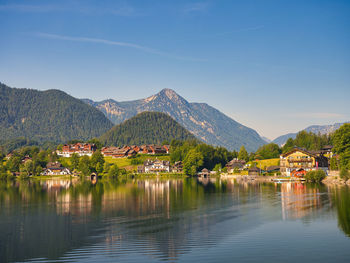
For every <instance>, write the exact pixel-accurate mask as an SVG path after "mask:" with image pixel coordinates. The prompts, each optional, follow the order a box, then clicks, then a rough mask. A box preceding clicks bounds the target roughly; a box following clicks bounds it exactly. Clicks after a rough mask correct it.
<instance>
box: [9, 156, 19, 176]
mask: <svg viewBox="0 0 350 263" xmlns="http://www.w3.org/2000/svg"><path fill="white" fill-rule="evenodd" d="M20 164H21V158H20V157H19V156H18V155H17V154H14V155H13V156H11V158H10V159H9V160H8V161H7V163H6V165H7V169H8V170H9V171H10V172H19V166H20Z"/></svg>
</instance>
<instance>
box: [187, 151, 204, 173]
mask: <svg viewBox="0 0 350 263" xmlns="http://www.w3.org/2000/svg"><path fill="white" fill-rule="evenodd" d="M202 165H203V155H202V153H200V152H198V151H197V150H196V149H191V150H190V151H189V152H188V153H187V155H186V157H185V159H184V161H183V170H184V173H185V174H187V175H191V176H194V175H196V173H197V171H198V169H199V167H201V166H202Z"/></svg>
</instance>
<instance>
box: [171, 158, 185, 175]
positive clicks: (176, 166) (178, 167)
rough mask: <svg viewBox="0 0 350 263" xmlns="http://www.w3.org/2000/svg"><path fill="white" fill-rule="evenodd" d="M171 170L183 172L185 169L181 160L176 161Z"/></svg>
mask: <svg viewBox="0 0 350 263" xmlns="http://www.w3.org/2000/svg"><path fill="white" fill-rule="evenodd" d="M171 171H172V172H173V173H182V171H183V165H182V162H181V161H178V162H175V163H174V165H173V167H172V168H171Z"/></svg>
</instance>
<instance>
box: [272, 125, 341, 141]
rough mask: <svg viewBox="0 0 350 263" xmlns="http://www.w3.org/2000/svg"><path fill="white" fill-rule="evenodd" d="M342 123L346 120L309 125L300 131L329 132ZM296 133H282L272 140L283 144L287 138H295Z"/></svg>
mask: <svg viewBox="0 0 350 263" xmlns="http://www.w3.org/2000/svg"><path fill="white" fill-rule="evenodd" d="M344 123H347V122H339V123H334V124H329V125H311V126H308V127H306V128H305V129H303V130H302V131H307V132H312V133H315V134H318V133H320V134H330V133H332V132H334V131H336V130H337V129H338V128H339V127H340V126H341V125H343V124H344ZM297 134H298V133H297V132H295V133H287V134H284V135H281V136H279V137H277V138H276V139H274V140H273V141H272V142H273V143H276V144H278V145H280V146H281V145H283V144H285V143H286V142H287V140H288V139H289V138H292V139H295V137H296V136H297Z"/></svg>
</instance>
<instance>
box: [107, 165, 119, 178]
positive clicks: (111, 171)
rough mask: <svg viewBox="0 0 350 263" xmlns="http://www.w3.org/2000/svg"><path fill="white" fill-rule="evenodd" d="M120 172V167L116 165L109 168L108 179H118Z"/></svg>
mask: <svg viewBox="0 0 350 263" xmlns="http://www.w3.org/2000/svg"><path fill="white" fill-rule="evenodd" d="M119 172H120V170H119V167H118V166H117V165H116V164H114V165H112V166H111V167H110V168H109V170H108V173H107V175H108V177H118V175H119Z"/></svg>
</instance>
